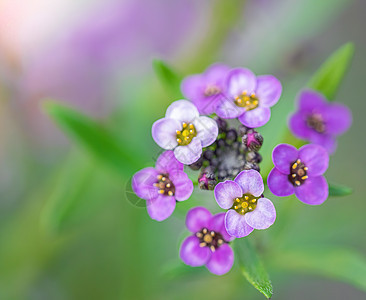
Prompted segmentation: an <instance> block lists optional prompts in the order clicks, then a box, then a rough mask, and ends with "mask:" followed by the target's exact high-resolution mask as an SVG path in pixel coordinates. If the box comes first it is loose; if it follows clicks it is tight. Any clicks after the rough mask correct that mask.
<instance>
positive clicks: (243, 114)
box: [216, 68, 282, 128]
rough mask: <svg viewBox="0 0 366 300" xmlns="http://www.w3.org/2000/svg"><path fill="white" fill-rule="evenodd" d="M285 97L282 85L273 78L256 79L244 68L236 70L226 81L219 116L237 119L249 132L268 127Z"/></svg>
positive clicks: (261, 77)
mask: <svg viewBox="0 0 366 300" xmlns="http://www.w3.org/2000/svg"><path fill="white" fill-rule="evenodd" d="M281 93H282V86H281V83H280V82H279V80H278V79H277V78H275V77H274V76H272V75H262V76H258V77H256V76H255V75H254V74H253V72H252V71H250V70H249V69H244V68H237V69H233V70H231V71H230V72H229V74H228V76H227V79H226V96H227V98H226V99H225V100H222V101H221V102H220V104H219V105H218V106H217V109H216V113H217V115H219V116H220V117H221V118H224V119H234V118H238V119H239V121H240V122H241V123H243V124H244V125H245V126H247V127H250V128H255V127H260V126H263V125H264V124H266V123H267V122H268V121H269V119H270V117H271V110H270V107H272V106H273V105H275V104H276V103H277V101H278V100H279V99H280V96H281Z"/></svg>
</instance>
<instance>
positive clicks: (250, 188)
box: [234, 170, 264, 197]
mask: <svg viewBox="0 0 366 300" xmlns="http://www.w3.org/2000/svg"><path fill="white" fill-rule="evenodd" d="M234 181H235V182H236V183H237V184H239V186H240V187H241V190H242V192H243V194H251V195H253V196H254V197H259V196H260V195H262V194H263V191H264V184H263V179H262V176H261V174H259V172H258V171H256V170H244V171H241V172H240V173H239V174H238V176H236V178H235V179H234Z"/></svg>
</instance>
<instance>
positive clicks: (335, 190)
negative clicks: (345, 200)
mask: <svg viewBox="0 0 366 300" xmlns="http://www.w3.org/2000/svg"><path fill="white" fill-rule="evenodd" d="M352 192H353V191H352V189H351V188H350V187H347V186H344V185H338V184H337V185H336V184H332V183H329V196H347V195H350V194H352Z"/></svg>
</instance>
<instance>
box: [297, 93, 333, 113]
mask: <svg viewBox="0 0 366 300" xmlns="http://www.w3.org/2000/svg"><path fill="white" fill-rule="evenodd" d="M326 105H327V103H326V99H325V98H324V96H323V95H322V94H319V93H317V92H315V91H312V90H304V91H302V92H300V95H299V96H298V107H299V111H302V112H304V113H314V111H315V112H322V111H323V110H324V109H325V108H326Z"/></svg>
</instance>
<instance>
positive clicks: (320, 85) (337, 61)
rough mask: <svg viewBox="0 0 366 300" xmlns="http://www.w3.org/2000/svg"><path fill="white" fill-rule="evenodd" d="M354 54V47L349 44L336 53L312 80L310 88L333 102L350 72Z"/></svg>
mask: <svg viewBox="0 0 366 300" xmlns="http://www.w3.org/2000/svg"><path fill="white" fill-rule="evenodd" d="M353 53H354V45H353V44H352V43H347V44H345V45H343V46H342V47H340V48H339V49H338V50H337V51H335V52H334V53H333V54H332V55H331V56H330V57H329V58H328V59H327V60H326V61H325V62H324V63H323V64H322V65H321V67H320V68H319V69H318V71H317V72H316V73H315V74H314V76H313V77H312V78H311V80H310V82H309V84H308V86H309V87H310V88H312V89H314V90H316V91H319V92H321V93H322V94H323V95H325V97H326V98H327V99H328V100H333V99H334V97H335V95H336V92H337V90H338V88H339V86H340V84H341V82H342V79H343V77H344V75H345V73H346V71H347V70H348V67H349V65H350V63H351V60H352V57H353Z"/></svg>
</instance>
